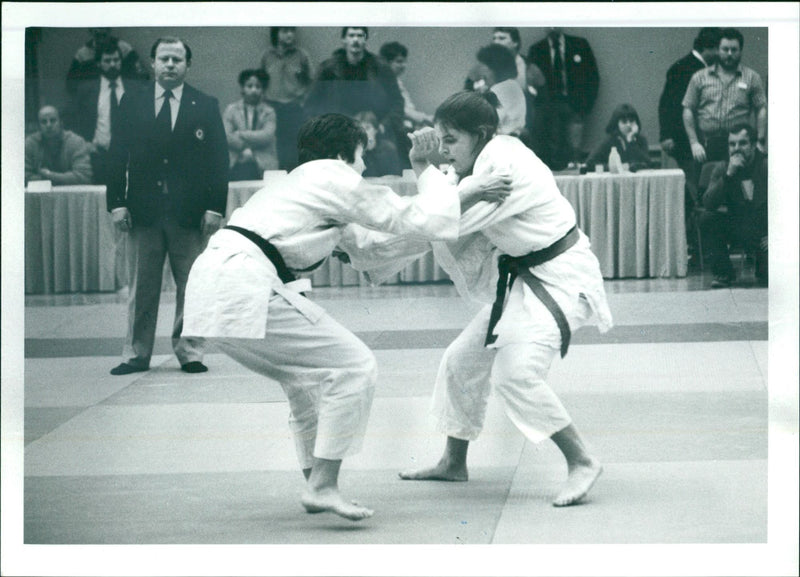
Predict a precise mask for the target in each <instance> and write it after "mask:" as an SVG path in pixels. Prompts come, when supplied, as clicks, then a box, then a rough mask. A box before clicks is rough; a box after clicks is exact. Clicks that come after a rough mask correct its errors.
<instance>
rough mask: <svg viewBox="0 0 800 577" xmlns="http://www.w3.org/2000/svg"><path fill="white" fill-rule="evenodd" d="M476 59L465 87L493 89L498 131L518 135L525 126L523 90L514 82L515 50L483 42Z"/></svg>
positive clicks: (482, 89)
mask: <svg viewBox="0 0 800 577" xmlns="http://www.w3.org/2000/svg"><path fill="white" fill-rule="evenodd" d="M475 57H476V59H477V61H478V62H477V63H476V64H475V65H474V66H473V67H472V70H470V72H469V77H468V78H467V82H466V88H467V89H469V90H477V91H479V92H487V91H490V92H492V93H493V94H494V95H495V96H496V97H497V101H498V103H497V115H498V117H499V118H500V123H499V125H498V126H497V133H498V134H510V135H512V136H519V135H520V134H521V133H522V131H523V130H524V129H525V113H526V104H525V94H524V93H523V92H522V88H520V86H519V84H518V83H517V80H516V78H517V64H516V61H515V60H514V54H513V53H512V52H511V51H510V50H509V49H508V48H506V47H505V46H502V45H500V44H489V45H488V46H484V47H483V48H481V49H480V50H478V53H477V54H476V55H475Z"/></svg>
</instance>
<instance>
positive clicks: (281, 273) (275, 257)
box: [225, 224, 297, 284]
mask: <svg viewBox="0 0 800 577" xmlns="http://www.w3.org/2000/svg"><path fill="white" fill-rule="evenodd" d="M225 228H227V229H228V230H233V231H236V232H238V233H239V234H241V235H242V236H244V237H246V238H248V239H249V240H250V241H252V242H253V243H254V244H255V245H256V246H258V248H260V249H261V252H263V253H264V255H265V256H266V257H267V258H268V259H269V260H270V261H271V262H272V264H273V265H275V270H277V271H278V278H280V279H281V280H282V281H283V283H284V284H286V283H290V282H292V281H295V280H297V277H295V276H294V274H293V273H292V271H290V270H289V267H287V266H286V263H285V262H283V257H282V256H281V253H279V252H278V249H277V248H275V247H274V246H273V245H272V243H271V242H269V241H268V240H267V239H265V238H264V237H262V236H259V235H257V234H256V233H254V232H253V231H252V230H247V229H246V228H241V227H239V226H232V225H230V224H229V225H228V226H226V227H225Z"/></svg>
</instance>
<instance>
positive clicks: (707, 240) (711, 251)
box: [700, 210, 769, 280]
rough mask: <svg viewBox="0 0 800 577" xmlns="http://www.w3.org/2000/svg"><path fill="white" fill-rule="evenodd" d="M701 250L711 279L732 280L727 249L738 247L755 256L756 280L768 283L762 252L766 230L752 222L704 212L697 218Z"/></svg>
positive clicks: (764, 254)
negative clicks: (704, 255) (707, 264)
mask: <svg viewBox="0 0 800 577" xmlns="http://www.w3.org/2000/svg"><path fill="white" fill-rule="evenodd" d="M700 230H701V233H702V238H703V248H704V249H705V252H706V254H707V255H708V256H707V258H708V261H709V262H710V264H711V271H712V272H713V273H714V275H715V276H716V275H718V276H727V277H729V278H733V277H734V271H733V265H732V264H731V258H730V253H729V252H728V245H734V246H739V247H742V248H744V249H745V251H747V252H754V253H755V255H756V277H757V278H759V279H761V280H766V279H767V274H768V264H769V261H768V258H767V251H765V250H762V249H761V239H762V238H763V237H765V236H766V235H767V230H766V228H765V227H763V226H759V225H758V223H757V222H756V221H755V220H754V219H747V218H741V217H739V218H737V217H732V216H730V215H728V214H726V213H722V212H718V211H714V210H711V211H705V212H704V213H703V215H702V217H701V218H700Z"/></svg>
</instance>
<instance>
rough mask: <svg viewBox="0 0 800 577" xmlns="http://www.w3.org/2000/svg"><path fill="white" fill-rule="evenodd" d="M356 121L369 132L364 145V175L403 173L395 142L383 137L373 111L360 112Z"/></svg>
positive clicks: (356, 116)
mask: <svg viewBox="0 0 800 577" xmlns="http://www.w3.org/2000/svg"><path fill="white" fill-rule="evenodd" d="M355 119H356V121H357V122H358V123H359V124H361V128H363V129H364V132H366V133H367V145H366V146H365V147H364V164H365V165H366V166H367V168H366V169H364V173H363V175H362V176H384V175H387V174H397V175H399V174H402V173H403V168H402V166H401V165H400V158H399V156H398V153H397V148H395V146H394V143H393V142H389V141H388V140H386V139H385V138H383V137H381V136H380V134H379V132H378V119H377V118H375V114H373V113H372V112H369V111H366V112H359V113H358V114H356V115H355Z"/></svg>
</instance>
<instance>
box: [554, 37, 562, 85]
mask: <svg viewBox="0 0 800 577" xmlns="http://www.w3.org/2000/svg"><path fill="white" fill-rule="evenodd" d="M553 72H554V73H555V77H556V94H564V61H563V60H562V59H561V43H560V42H559V41H558V39H554V40H553Z"/></svg>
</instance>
